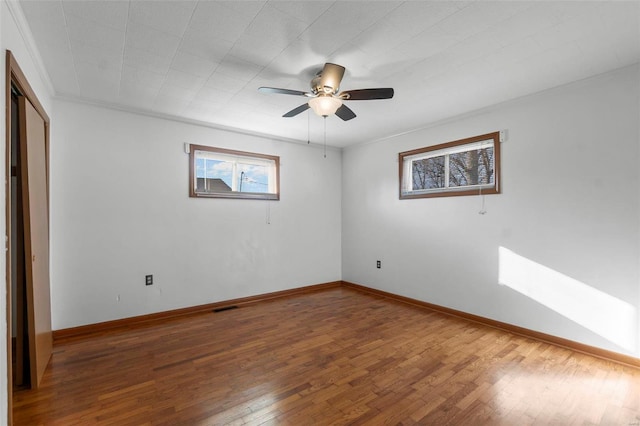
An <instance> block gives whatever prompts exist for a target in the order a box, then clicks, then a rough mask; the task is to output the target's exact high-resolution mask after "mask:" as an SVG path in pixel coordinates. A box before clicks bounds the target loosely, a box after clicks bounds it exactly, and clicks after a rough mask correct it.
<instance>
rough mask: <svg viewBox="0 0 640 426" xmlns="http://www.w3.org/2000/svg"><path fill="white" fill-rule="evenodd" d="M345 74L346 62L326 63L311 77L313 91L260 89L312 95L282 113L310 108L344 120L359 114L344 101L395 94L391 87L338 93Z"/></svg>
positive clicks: (386, 97)
mask: <svg viewBox="0 0 640 426" xmlns="http://www.w3.org/2000/svg"><path fill="white" fill-rule="evenodd" d="M343 76H344V67H343V66H341V65H336V64H332V63H326V64H324V67H323V68H322V70H320V71H319V72H318V73H317V74H316V76H315V77H314V78H313V79H312V80H311V92H303V91H300V90H291V89H279V88H277V87H260V88H258V90H259V91H260V92H262V93H279V94H282V95H294V96H306V97H308V98H310V99H309V101H308V102H307V103H305V104H302V105H300V106H299V107H297V108H294V109H292V110H291V111H289V112H288V113H286V114H284V115H283V117H294V116H296V115H298V114H300V113H301V112H304V111H306V110H308V109H309V108H311V109H313V111H314V112H315V113H316V114H318V115H321V116H323V117H327V116H328V115H331V114H335V115H337V116H338V117H340V118H341V119H342V120H344V121H347V120H351V119H352V118H355V117H356V114H355V113H354V112H353V111H352V110H351V109H350V108H349V107H348V106H346V105H344V104H343V103H342V101H366V100H371V99H391V98H393V89H392V88H381V89H359V90H345V91H344V92H340V93H338V90H339V89H340V82H341V81H342V77H343Z"/></svg>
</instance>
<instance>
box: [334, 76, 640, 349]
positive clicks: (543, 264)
mask: <svg viewBox="0 0 640 426" xmlns="http://www.w3.org/2000/svg"><path fill="white" fill-rule="evenodd" d="M638 77H639V70H638V67H637V66H633V67H629V68H625V69H622V70H618V71H616V72H613V73H609V74H606V75H602V76H599V77H596V78H593V79H590V80H585V81H582V82H578V83H574V84H571V85H568V86H564V87H560V88H556V89H553V90H549V91H546V92H543V93H540V94H537V95H534V96H530V97H527V98H522V99H519V100H517V101H513V102H510V103H507V104H503V105H499V106H496V107H493V108H491V109H487V110H484V111H481V112H478V113H476V114H474V115H469V116H465V117H460V118H458V119H456V120H451V121H448V122H447V123H442V124H440V125H437V126H434V127H431V128H427V129H423V130H421V131H417V132H414V133H410V134H406V135H402V136H398V137H395V138H391V139H388V140H384V141H380V142H376V143H370V144H365V145H360V146H357V147H353V148H350V149H347V150H346V151H345V152H344V153H343V210H342V214H343V218H342V220H343V224H342V229H343V245H342V250H343V279H344V280H345V281H350V282H354V283H358V284H362V285H366V286H370V287H373V288H377V289H381V290H384V291H389V292H392V293H396V294H400V295H404V296H408V297H412V298H415V299H419V300H423V301H427V302H431V303H435V304H438V305H442V306H446V307H450V308H454V309H458V310H462V311H465V312H469V313H473V314H477V315H481V316H484V317H488V318H492V319H496V320H499V321H504V322H507V323H510V324H514V325H518V326H522V327H526V328H529V329H533V330H538V331H541V332H544V333H549V334H552V335H556V336H560V337H564V338H568V339H571V340H574V341H578V342H583V343H586V344H589V345H593V346H597V347H602V348H605V349H609V350H613V351H617V352H621V353H627V354H632V355H635V356H640V343H639V340H640V336H639V334H640V331H639V323H638V311H639V310H640V284H639V282H640V281H639V262H638V259H639V256H640V250H639V247H638V246H639V242H640V239H639V232H640V226H639V224H640V221H639V218H640V209H639V207H638V203H639V195H638V194H639V189H640V185H639V170H640V168H639V167H638V160H639V159H640V157H639V129H638V125H639V119H640V109H639V92H640V89H639V83H638V81H639V78H638ZM425 102H428V100H425ZM502 129H508V135H509V138H508V141H507V142H505V143H503V144H502V160H503V162H502V181H503V186H502V190H503V193H502V194H499V195H489V196H486V197H485V198H486V200H485V201H486V209H487V214H485V215H480V214H478V211H479V210H480V206H481V204H480V203H481V201H480V198H479V197H476V196H473V197H446V198H432V199H418V200H402V201H401V200H399V199H398V163H397V156H398V153H399V152H402V151H406V150H410V149H414V148H419V147H424V146H429V145H434V144H438V143H442V142H448V141H453V140H457V139H462V138H465V137H469V136H474V135H479V134H483V133H488V132H492V131H496V130H502ZM501 247H502V249H500V248H501ZM378 259H379V260H382V269H379V270H378V269H376V268H375V261H376V260H378ZM500 282H502V283H503V284H506V285H501V284H500ZM516 288H518V289H519V290H516ZM525 294H527V295H525Z"/></svg>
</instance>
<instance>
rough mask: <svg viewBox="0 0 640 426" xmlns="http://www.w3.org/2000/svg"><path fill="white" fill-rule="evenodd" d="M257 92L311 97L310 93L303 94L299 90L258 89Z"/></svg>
mask: <svg viewBox="0 0 640 426" xmlns="http://www.w3.org/2000/svg"><path fill="white" fill-rule="evenodd" d="M258 92H262V93H278V94H280V95H294V96H312V94H311V93H307V92H303V91H301V90H291V89H279V88H277V87H258Z"/></svg>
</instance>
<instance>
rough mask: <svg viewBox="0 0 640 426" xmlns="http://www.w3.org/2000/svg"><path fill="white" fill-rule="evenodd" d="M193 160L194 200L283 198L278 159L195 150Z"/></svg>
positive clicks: (268, 156)
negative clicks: (199, 197) (202, 197)
mask: <svg viewBox="0 0 640 426" xmlns="http://www.w3.org/2000/svg"><path fill="white" fill-rule="evenodd" d="M191 147H194V146H193V145H191ZM198 148H205V147H201V146H198ZM190 158H191V165H190V167H191V169H190V173H191V176H192V177H193V181H192V182H191V184H190V189H189V191H190V192H189V194H190V196H192V197H197V196H207V197H218V198H247V199H263V200H278V199H279V198H280V193H279V189H278V186H279V184H278V179H279V171H278V167H279V157H277V156H271V155H265V154H255V156H254V155H253V154H252V153H250V152H242V151H233V150H229V149H219V148H213V147H206V148H205V149H194V150H193V151H192V152H191V157H190Z"/></svg>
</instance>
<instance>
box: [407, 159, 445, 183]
mask: <svg viewBox="0 0 640 426" xmlns="http://www.w3.org/2000/svg"><path fill="white" fill-rule="evenodd" d="M444 163H445V156H444V155H442V156H440V157H431V158H424V159H422V160H415V161H413V162H412V165H411V166H412V176H413V184H412V190H413V191H416V190H420V189H433V188H444V185H445V169H444Z"/></svg>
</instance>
